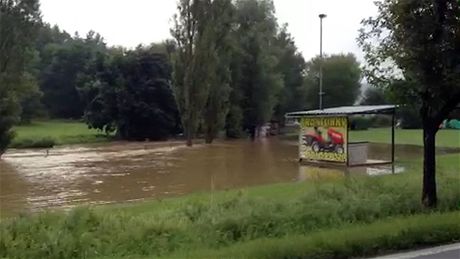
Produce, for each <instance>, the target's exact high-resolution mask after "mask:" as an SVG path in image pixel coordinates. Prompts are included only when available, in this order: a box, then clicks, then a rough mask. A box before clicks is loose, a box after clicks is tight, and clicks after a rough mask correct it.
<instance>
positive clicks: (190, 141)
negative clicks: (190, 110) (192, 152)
mask: <svg viewBox="0 0 460 259" xmlns="http://www.w3.org/2000/svg"><path fill="white" fill-rule="evenodd" d="M185 137H186V140H187V146H188V147H191V146H193V132H192V122H191V119H190V118H188V121H187V127H186V128H185Z"/></svg>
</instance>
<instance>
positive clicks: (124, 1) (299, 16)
mask: <svg viewBox="0 0 460 259" xmlns="http://www.w3.org/2000/svg"><path fill="white" fill-rule="evenodd" d="M274 2H275V7H276V16H277V17H278V21H279V23H280V24H282V23H285V22H287V23H288V24H289V27H288V30H289V32H290V33H291V34H292V35H293V37H294V38H295V41H296V44H297V46H298V48H299V50H300V51H301V52H302V53H303V55H304V57H305V59H306V60H308V59H310V58H312V57H313V56H316V55H318V53H319V18H318V14H320V13H326V14H327V18H325V19H324V21H323V51H324V53H329V54H331V53H341V52H353V53H355V54H356V55H357V56H358V58H359V59H361V57H362V54H361V52H360V50H359V47H358V46H357V44H356V40H355V39H356V37H357V36H358V29H359V28H360V27H361V26H360V21H361V20H362V19H363V18H367V17H369V16H373V15H375V13H376V8H375V6H374V4H373V0H274ZM41 10H42V15H43V19H44V20H45V21H46V22H49V23H51V24H57V25H58V26H59V27H60V28H61V29H64V30H66V31H67V32H69V33H71V34H73V33H74V32H75V31H78V33H79V34H80V35H82V36H83V35H85V34H86V33H87V32H88V31H89V30H94V31H96V32H99V33H100V34H101V35H102V36H103V37H104V38H105V40H106V42H107V43H108V44H109V45H121V46H125V47H135V46H137V45H138V44H140V43H142V44H149V43H151V42H161V41H163V40H165V39H167V38H169V37H170V33H169V28H170V27H171V24H172V23H171V17H172V16H173V14H174V13H175V11H176V0H41Z"/></svg>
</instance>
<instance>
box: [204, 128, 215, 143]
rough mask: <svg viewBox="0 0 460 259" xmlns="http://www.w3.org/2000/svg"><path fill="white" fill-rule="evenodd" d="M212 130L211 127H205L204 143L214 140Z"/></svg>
mask: <svg viewBox="0 0 460 259" xmlns="http://www.w3.org/2000/svg"><path fill="white" fill-rule="evenodd" d="M214 138H215V136H214V132H213V130H212V127H210V126H208V127H206V136H205V138H204V141H205V143H206V144H212V141H213V140H214Z"/></svg>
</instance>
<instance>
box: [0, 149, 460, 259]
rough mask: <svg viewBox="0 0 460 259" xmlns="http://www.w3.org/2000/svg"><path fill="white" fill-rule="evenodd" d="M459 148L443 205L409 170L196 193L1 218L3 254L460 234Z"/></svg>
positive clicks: (167, 252) (121, 254)
mask: <svg viewBox="0 0 460 259" xmlns="http://www.w3.org/2000/svg"><path fill="white" fill-rule="evenodd" d="M459 159H460V155H459V154H452V155H444V156H439V157H438V164H437V167H438V190H439V193H438V195H439V199H440V201H439V205H438V208H437V209H434V210H428V209H425V208H423V207H422V206H421V205H420V192H421V161H420V160H417V161H406V162H404V163H406V167H407V168H408V171H409V172H407V173H404V174H397V175H388V176H381V177H366V176H353V177H351V176H350V177H343V178H341V179H339V180H312V181H309V182H301V183H300V182H299V183H285V184H275V185H268V186H260V187H252V188H247V189H242V190H230V191H222V192H215V193H198V194H192V195H188V196H184V197H179V198H171V199H164V200H156V201H147V202H141V203H132V204H124V205H111V206H100V207H95V208H79V209H76V210H73V211H71V212H69V213H64V212H48V213H41V214H34V215H24V216H21V217H15V218H9V219H3V220H2V221H0V258H2V257H6V258H156V257H164V258H302V257H303V258H346V257H363V256H372V255H375V254H380V253H387V252H392V251H395V250H400V249H410V248H416V247H419V246H430V245H437V244H442V243H449V242H455V241H459V240H460V221H459V220H458V219H459V218H460V189H459V188H458V186H459V184H460V174H459V171H460V164H459V163H458V161H459Z"/></svg>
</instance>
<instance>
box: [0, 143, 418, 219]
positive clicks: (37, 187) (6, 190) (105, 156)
mask: <svg viewBox="0 0 460 259" xmlns="http://www.w3.org/2000/svg"><path fill="white" fill-rule="evenodd" d="M389 150H390V149H389V146H388V145H371V147H370V153H371V157H375V158H379V159H386V158H388V157H389ZM397 154H398V156H401V155H402V156H408V157H416V156H420V155H421V148H420V147H404V146H401V147H398V153H397ZM379 170H380V171H379ZM401 170H402V169H399V171H401ZM348 173H349V172H348ZM356 173H367V174H369V175H373V174H381V173H386V171H385V170H383V171H382V170H381V169H375V170H373V171H372V170H370V171H369V170H364V171H363V170H356ZM343 175H344V172H343V171H341V170H338V169H335V170H330V169H324V168H315V167H308V166H299V164H298V159H297V145H296V143H295V142H287V141H281V140H277V139H275V138H273V139H266V140H259V141H256V142H250V141H246V140H238V141H228V142H218V143H215V144H213V145H196V146H194V147H193V148H187V147H184V146H183V143H181V142H165V143H108V144H100V145H86V146H68V147H58V148H54V149H51V150H16V151H14V150H12V151H9V152H8V153H7V154H5V155H4V157H3V160H2V161H0V209H1V213H0V214H3V215H8V214H15V213H18V212H20V211H35V210H39V209H43V208H53V207H63V208H67V207H72V206H76V205H82V204H105V203H118V202H130V201H137V200H143V199H152V198H164V197H170V196H178V195H183V194H186V193H191V192H199V191H208V190H225V189H230V188H238V187H246V186H253V185H262V184H269V183H277V182H292V181H299V180H308V179H312V178H315V177H341V176H343Z"/></svg>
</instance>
